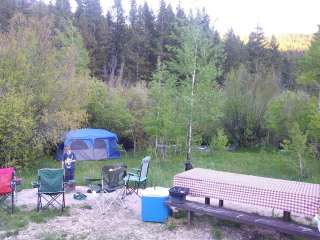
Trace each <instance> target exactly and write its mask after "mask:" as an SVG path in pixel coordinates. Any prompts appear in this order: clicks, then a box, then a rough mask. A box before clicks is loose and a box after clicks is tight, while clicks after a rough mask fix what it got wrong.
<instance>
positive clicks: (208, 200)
mask: <svg viewBox="0 0 320 240" xmlns="http://www.w3.org/2000/svg"><path fill="white" fill-rule="evenodd" d="M204 203H205V204H207V205H210V198H208V197H206V198H205V199H204Z"/></svg>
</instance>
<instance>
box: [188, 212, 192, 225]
mask: <svg viewBox="0 0 320 240" xmlns="http://www.w3.org/2000/svg"><path fill="white" fill-rule="evenodd" d="M192 218H193V212H191V211H188V225H191V224H192Z"/></svg>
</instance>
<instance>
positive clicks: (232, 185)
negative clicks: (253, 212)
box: [173, 168, 320, 217]
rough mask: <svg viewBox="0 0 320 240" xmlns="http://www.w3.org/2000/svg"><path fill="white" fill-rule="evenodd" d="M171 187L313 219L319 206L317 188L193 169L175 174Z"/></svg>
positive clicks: (318, 187) (277, 180) (317, 185)
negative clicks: (184, 188)
mask: <svg viewBox="0 0 320 240" xmlns="http://www.w3.org/2000/svg"><path fill="white" fill-rule="evenodd" d="M173 185H174V186H180V187H187V188H189V189H190V192H189V194H190V195H192V196H196V197H209V198H215V199H221V200H228V201H233V202H237V203H244V204H251V205H257V206H262V207H267V208H274V209H278V210H282V211H289V212H293V213H298V214H303V215H306V216H310V217H312V216H314V215H315V214H316V212H317V209H318V208H319V207H320V185H319V184H312V183H304V182H295V181H287V180H281V179H273V178H265V177H256V176H250V175H243V174H236V173H230V172H222V171H214V170H209V169H202V168H194V169H191V170H189V171H186V172H183V173H179V174H177V175H175V176H174V178H173Z"/></svg>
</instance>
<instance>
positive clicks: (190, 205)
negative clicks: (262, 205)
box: [167, 200, 320, 239]
mask: <svg viewBox="0 0 320 240" xmlns="http://www.w3.org/2000/svg"><path fill="white" fill-rule="evenodd" d="M167 204H168V206H171V207H176V208H178V209H183V210H187V211H188V212H196V213H200V214H205V215H209V216H213V217H216V218H219V219H223V220H229V221H234V222H238V223H244V224H248V225H255V226H259V227H262V228H267V229H271V230H276V231H278V232H281V233H286V234H290V235H296V236H301V237H306V238H308V239H320V233H319V232H318V231H317V230H316V229H315V228H312V227H309V226H305V225H300V224H296V223H293V222H285V221H283V220H280V219H276V218H272V217H264V216H259V215H257V214H252V213H245V212H241V211H236V210H231V209H226V208H221V207H219V208H218V207H214V206H210V205H207V204H203V203H198V202H192V201H186V202H185V203H183V204H179V203H175V202H172V201H170V200H169V201H167ZM189 215H191V214H189ZM189 215H188V216H189Z"/></svg>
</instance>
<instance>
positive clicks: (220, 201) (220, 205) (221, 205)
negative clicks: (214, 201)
mask: <svg viewBox="0 0 320 240" xmlns="http://www.w3.org/2000/svg"><path fill="white" fill-rule="evenodd" d="M219 207H223V200H221V199H220V200H219Z"/></svg>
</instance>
